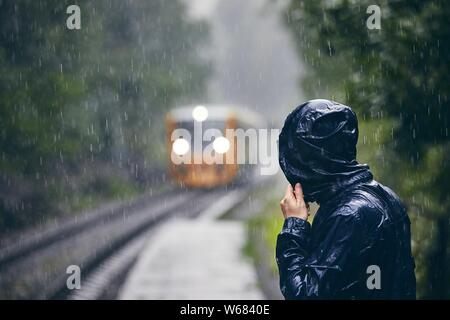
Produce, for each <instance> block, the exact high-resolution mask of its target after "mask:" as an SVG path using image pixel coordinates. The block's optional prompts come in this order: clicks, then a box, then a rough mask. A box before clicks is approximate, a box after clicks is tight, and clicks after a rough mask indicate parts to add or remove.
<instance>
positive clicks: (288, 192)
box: [284, 183, 294, 199]
mask: <svg viewBox="0 0 450 320" xmlns="http://www.w3.org/2000/svg"><path fill="white" fill-rule="evenodd" d="M293 195H294V190H292V186H291V184H290V183H289V184H288V186H287V188H286V193H285V195H284V198H285V199H290V198H293Z"/></svg>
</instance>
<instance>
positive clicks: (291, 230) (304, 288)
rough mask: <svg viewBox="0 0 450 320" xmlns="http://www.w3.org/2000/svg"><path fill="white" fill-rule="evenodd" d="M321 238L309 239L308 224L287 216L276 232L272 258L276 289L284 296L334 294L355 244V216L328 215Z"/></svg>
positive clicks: (330, 295) (313, 296) (309, 226)
mask: <svg viewBox="0 0 450 320" xmlns="http://www.w3.org/2000/svg"><path fill="white" fill-rule="evenodd" d="M323 228H325V229H323V230H321V234H324V235H325V236H324V237H323V239H322V240H321V241H320V242H318V243H316V244H314V246H313V245H312V244H311V243H310V242H311V241H310V240H311V239H310V238H311V225H310V224H309V222H307V221H306V220H302V219H300V218H296V217H289V218H287V219H286V220H285V222H284V225H283V229H282V231H281V233H280V234H279V235H278V239H277V248H276V258H277V264H278V269H279V272H280V288H281V292H282V293H283V295H284V297H285V298H286V299H327V298H333V297H335V296H336V294H337V293H338V291H339V290H340V288H342V287H341V286H340V280H341V279H342V274H343V272H344V271H345V270H344V268H345V265H346V264H347V263H348V262H349V260H350V259H351V256H352V254H353V253H354V249H353V248H352V247H353V246H354V244H355V243H357V239H356V238H357V236H358V231H359V229H360V228H359V220H358V218H357V217H356V216H355V215H348V214H347V215H339V214H338V215H332V217H330V218H328V219H327V221H326V222H325V225H323Z"/></svg>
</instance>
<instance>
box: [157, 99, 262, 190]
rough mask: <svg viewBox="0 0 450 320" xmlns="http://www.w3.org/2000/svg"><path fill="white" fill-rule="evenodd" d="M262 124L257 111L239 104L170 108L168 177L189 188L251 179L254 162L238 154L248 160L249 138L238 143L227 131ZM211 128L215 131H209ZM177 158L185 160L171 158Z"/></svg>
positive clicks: (215, 185)
mask: <svg viewBox="0 0 450 320" xmlns="http://www.w3.org/2000/svg"><path fill="white" fill-rule="evenodd" d="M265 124H266V121H265V119H264V117H262V116H261V115H260V114H259V113H257V112H255V111H252V110H250V109H248V108H246V107H244V106H240V105H224V104H199V105H186V106H179V107H176V108H173V109H172V110H170V111H169V112H168V113H167V115H166V129H167V151H168V152H167V154H168V172H169V175H170V177H171V178H172V179H173V180H174V181H175V182H176V183H177V184H178V185H180V186H183V187H190V188H214V187H218V186H224V185H229V184H233V183H240V182H244V181H245V180H247V179H250V178H251V177H252V175H253V174H254V172H255V167H256V165H254V164H251V163H248V162H245V163H242V161H238V160H239V159H238V157H239V156H241V157H242V156H244V158H245V159H247V160H248V159H249V156H250V153H251V152H252V151H251V148H252V146H251V145H250V143H249V141H246V142H247V143H245V144H243V143H238V142H237V137H236V136H230V135H227V133H230V132H237V131H236V130H238V129H242V130H243V131H247V130H248V129H251V128H252V129H259V128H263V127H264V126H265ZM200 129H201V130H200ZM209 129H212V130H209ZM227 129H231V130H227ZM242 130H241V133H242V132H243V131H242ZM211 132H213V133H214V134H213V135H212V136H211V134H210V135H208V133H211ZM180 158H183V160H184V161H182V162H180V161H174V159H175V160H178V159H180Z"/></svg>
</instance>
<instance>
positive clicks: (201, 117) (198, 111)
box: [192, 106, 208, 122]
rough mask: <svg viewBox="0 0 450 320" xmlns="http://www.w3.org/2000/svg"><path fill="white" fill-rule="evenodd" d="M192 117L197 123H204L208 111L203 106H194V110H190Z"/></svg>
mask: <svg viewBox="0 0 450 320" xmlns="http://www.w3.org/2000/svg"><path fill="white" fill-rule="evenodd" d="M192 117H193V118H194V120H195V121H198V122H202V121H205V120H206V119H207V118H208V109H206V108H205V107H204V106H196V107H195V108H194V110H192Z"/></svg>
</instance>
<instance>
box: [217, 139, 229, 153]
mask: <svg viewBox="0 0 450 320" xmlns="http://www.w3.org/2000/svg"><path fill="white" fill-rule="evenodd" d="M213 148H214V151H216V152H217V153H220V154H222V153H225V152H227V151H228V150H229V149H230V141H228V139H227V138H225V137H218V138H216V139H214V142H213Z"/></svg>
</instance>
